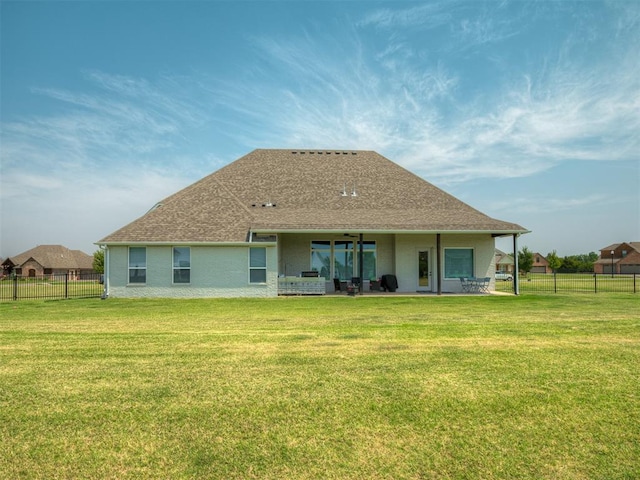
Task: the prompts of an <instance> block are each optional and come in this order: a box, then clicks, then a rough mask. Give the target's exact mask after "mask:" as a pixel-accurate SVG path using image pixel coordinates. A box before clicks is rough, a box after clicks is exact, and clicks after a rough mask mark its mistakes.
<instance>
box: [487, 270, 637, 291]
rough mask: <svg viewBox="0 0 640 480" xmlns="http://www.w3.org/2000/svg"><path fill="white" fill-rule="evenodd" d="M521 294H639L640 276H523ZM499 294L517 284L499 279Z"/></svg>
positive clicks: (565, 274)
mask: <svg viewBox="0 0 640 480" xmlns="http://www.w3.org/2000/svg"><path fill="white" fill-rule="evenodd" d="M518 278H519V281H520V283H519V286H520V294H526V293H537V292H540V293H544V292H552V293H562V292H567V293H570V292H575V293H580V292H582V293H637V292H638V289H640V274H637V273H631V274H628V275H625V274H617V273H616V274H613V275H612V274H611V273H608V274H607V273H528V274H527V275H520V276H519V277H518ZM496 291H498V292H513V282H512V281H507V282H504V281H502V280H496Z"/></svg>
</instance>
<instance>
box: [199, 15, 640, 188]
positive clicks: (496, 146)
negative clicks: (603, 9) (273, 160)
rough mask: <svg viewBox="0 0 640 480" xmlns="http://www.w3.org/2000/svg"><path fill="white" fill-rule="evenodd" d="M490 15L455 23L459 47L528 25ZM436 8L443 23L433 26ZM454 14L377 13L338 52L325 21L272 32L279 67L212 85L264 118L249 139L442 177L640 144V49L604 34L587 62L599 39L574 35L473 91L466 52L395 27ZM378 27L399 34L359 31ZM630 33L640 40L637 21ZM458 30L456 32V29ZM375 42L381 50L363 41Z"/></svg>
mask: <svg viewBox="0 0 640 480" xmlns="http://www.w3.org/2000/svg"><path fill="white" fill-rule="evenodd" d="M490 5H493V4H490ZM454 8H459V7H458V6H454ZM500 8H501V6H500V5H497V6H496V7H492V9H493V10H498V9H500ZM545 8H546V7H545ZM491 13H495V12H484V13H482V14H481V15H479V16H476V17H474V18H468V19H467V20H465V21H462V22H460V21H458V23H455V24H453V25H452V26H451V27H450V28H451V29H452V32H453V33H456V32H458V31H460V32H462V33H463V34H464V35H462V38H461V39H460V40H459V43H458V46H457V47H456V45H451V46H450V51H455V50H458V51H463V50H465V49H467V48H468V47H469V45H471V44H474V45H476V46H477V45H480V44H483V43H487V42H504V41H505V40H507V39H510V38H511V37H512V36H515V35H518V32H519V29H521V28H522V25H519V24H518V21H520V20H518V18H516V19H515V20H514V19H513V18H511V17H509V16H508V15H504V14H503V15H502V16H499V15H496V16H495V17H493V16H492V15H490V14H491ZM498 13H500V12H498ZM502 13H504V12H502ZM530 13H531V14H532V15H541V16H542V15H544V14H547V13H548V12H537V11H534V12H530ZM552 13H553V12H552ZM525 14H528V13H527V12H520V14H519V15H520V17H519V18H521V19H523V18H524V16H525ZM425 18H429V19H431V20H430V22H431V23H427V24H424V22H423V23H421V20H424V19H425ZM448 21H449V15H448V14H447V7H446V5H445V4H430V5H426V6H419V7H411V8H409V9H406V10H389V9H386V10H379V11H376V12H374V13H372V14H370V15H368V16H366V17H365V18H364V19H363V20H362V21H360V22H358V23H357V26H358V28H357V29H356V30H355V31H353V32H351V33H350V35H348V36H345V37H343V38H340V40H339V41H340V49H337V48H336V49H335V50H332V49H329V50H328V51H327V48H326V47H327V42H326V41H330V42H336V39H331V40H328V39H326V38H324V37H323V36H322V33H321V31H318V32H313V33H314V35H308V36H305V37H299V38H291V37H288V38H280V39H274V38H269V39H263V40H261V41H258V42H257V46H258V48H259V51H260V52H261V61H262V62H264V63H265V64H267V65H268V68H265V71H268V72H270V73H269V74H268V75H265V76H262V77H261V78H260V81H256V82H251V81H249V82H248V83H243V84H242V85H238V86H234V85H232V84H229V83H226V84H222V83H216V82H213V83H212V87H211V93H212V94H213V95H214V96H215V97H216V98H217V99H218V100H220V101H221V104H223V105H224V108H225V109H226V110H227V111H229V112H239V113H241V114H242V115H247V114H248V115H249V116H251V117H252V118H254V119H255V123H253V124H250V125H248V126H247V127H246V128H245V129H244V131H243V132H242V135H243V136H244V137H245V138H254V139H259V141H260V142H262V143H263V144H265V145H276V144H282V143H283V142H285V143H286V144H291V145H297V146H307V147H314V148H321V147H327V146H334V145H337V146H340V147H342V148H371V149H376V150H379V151H381V152H383V153H386V154H388V155H389V156H390V157H391V158H394V159H395V160H397V161H399V162H400V163H402V164H403V165H405V166H407V167H409V168H411V169H413V170H415V171H418V172H420V173H423V174H424V175H425V176H428V177H429V178H430V179H433V180H436V181H439V182H441V183H455V182H461V181H466V180H469V179H473V178H482V177H498V178H499V177H518V176H529V175H534V174H536V173H539V172H541V171H544V170H546V169H549V168H551V167H553V166H554V165H557V164H558V163H560V162H563V161H567V160H581V161H605V160H606V161H612V160H629V159H630V158H633V156H634V155H636V153H637V151H638V150H639V149H640V143H639V133H638V132H640V116H638V115H637V112H638V111H639V105H640V103H639V102H640V100H639V98H640V80H639V77H638V76H637V72H638V71H639V70H640V60H639V57H638V56H637V55H636V54H635V49H634V48H629V47H630V45H628V44H624V46H622V47H621V46H620V43H619V42H620V39H617V40H616V41H615V42H613V41H611V40H610V39H607V38H602V37H598V41H599V42H600V43H601V44H602V45H601V48H602V52H601V53H600V55H601V56H602V58H601V59H600V61H599V62H596V65H597V66H596V67H595V68H594V66H593V63H589V64H587V63H585V62H581V61H580V60H581V59H583V58H587V57H588V56H589V55H590V54H591V52H590V51H588V50H586V51H582V52H579V54H576V52H575V51H573V52H572V55H570V56H566V55H565V51H566V50H567V49H569V50H571V49H572V48H573V47H574V45H573V42H574V41H575V38H576V37H579V35H572V34H570V33H571V32H569V34H567V39H566V42H565V43H564V44H562V43H561V44H560V46H559V48H558V49H557V50H555V51H547V52H546V53H543V55H542V56H541V57H539V58H536V59H535V61H529V62H528V63H523V64H522V65H521V66H520V67H519V68H520V70H519V74H513V73H512V74H511V75H510V76H508V77H504V78H496V79H495V80H494V81H493V83H492V84H487V85H486V87H485V88H479V89H478V92H477V93H476V95H475V96H474V97H471V98H469V97H468V96H467V97H464V96H463V95H462V94H461V89H462V83H463V81H464V82H466V83H469V82H470V81H471V80H470V79H466V78H465V79H463V78H461V76H460V75H461V73H460V72H458V70H457V69H456V67H455V65H456V62H458V61H461V60H462V59H464V58H466V57H464V56H462V57H459V58H458V57H455V55H453V56H452V57H447V58H446V59H445V57H439V56H434V55H431V54H430V52H429V50H428V48H427V47H425V49H424V50H420V48H419V46H417V44H416V43H415V42H413V43H410V42H409V41H406V40H403V39H402V38H401V37H399V36H398V34H397V30H396V29H397V27H399V26H410V27H411V28H415V29H422V30H428V29H430V28H433V27H435V26H436V25H440V26H443V25H445V24H446V23H447V22H448ZM614 21H615V20H614ZM370 27H374V28H377V29H382V30H384V29H389V31H390V32H392V33H390V34H389V42H388V43H386V44H385V45H384V47H383V48H382V49H380V50H379V51H376V50H375V48H373V47H371V46H370V45H369V46H367V45H366V43H365V42H362V41H361V40H360V38H359V35H360V34H364V32H363V31H361V30H362V29H367V28H370ZM576 28H579V26H577V27H576ZM358 29H360V30H358ZM618 31H619V32H620V35H626V40H627V42H631V44H634V45H636V46H640V43H639V42H638V35H637V34H635V33H633V32H632V30H631V29H629V28H628V27H625V28H624V29H623V28H622V27H621V28H619V29H618ZM449 38H451V39H452V42H453V41H455V40H453V39H455V35H453V34H451V35H450V37H449ZM325 40H326V41H325ZM367 48H370V49H372V50H371V51H364V52H363V49H367ZM464 55H466V54H464ZM285 78H286V81H285V80H284V79H285ZM467 95H468V94H467ZM266 118H268V119H269V120H268V121H267V122H265V121H261V120H264V119H266Z"/></svg>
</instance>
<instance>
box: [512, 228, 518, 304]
mask: <svg viewBox="0 0 640 480" xmlns="http://www.w3.org/2000/svg"><path fill="white" fill-rule="evenodd" d="M513 268H514V270H515V271H514V272H513V293H514V294H515V295H520V280H519V279H518V270H519V267H518V234H517V233H514V234H513Z"/></svg>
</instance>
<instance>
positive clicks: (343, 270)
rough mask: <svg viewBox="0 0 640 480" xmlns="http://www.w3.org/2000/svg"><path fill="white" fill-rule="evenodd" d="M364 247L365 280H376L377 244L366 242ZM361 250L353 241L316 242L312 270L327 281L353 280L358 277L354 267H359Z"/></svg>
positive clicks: (313, 245) (312, 254)
mask: <svg viewBox="0 0 640 480" xmlns="http://www.w3.org/2000/svg"><path fill="white" fill-rule="evenodd" d="M362 246H363V252H362V253H363V275H364V279H365V280H368V279H372V278H376V242H374V241H365V242H363V244H362ZM359 248H360V247H359V244H358V243H357V242H354V241H353V240H335V241H331V240H314V241H312V242H311V270H314V271H316V272H318V275H319V276H320V277H324V278H325V279H326V280H330V279H331V278H338V279H340V280H351V278H352V277H353V276H358V273H354V266H357V262H358V258H359V255H360V251H359ZM332 268H333V269H332ZM356 270H357V269H356Z"/></svg>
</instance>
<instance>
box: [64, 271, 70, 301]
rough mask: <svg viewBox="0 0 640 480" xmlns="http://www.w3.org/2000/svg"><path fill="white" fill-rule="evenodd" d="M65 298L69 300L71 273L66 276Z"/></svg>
mask: <svg viewBox="0 0 640 480" xmlns="http://www.w3.org/2000/svg"><path fill="white" fill-rule="evenodd" d="M64 298H65V299H67V298H69V272H67V273H65V274H64Z"/></svg>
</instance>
